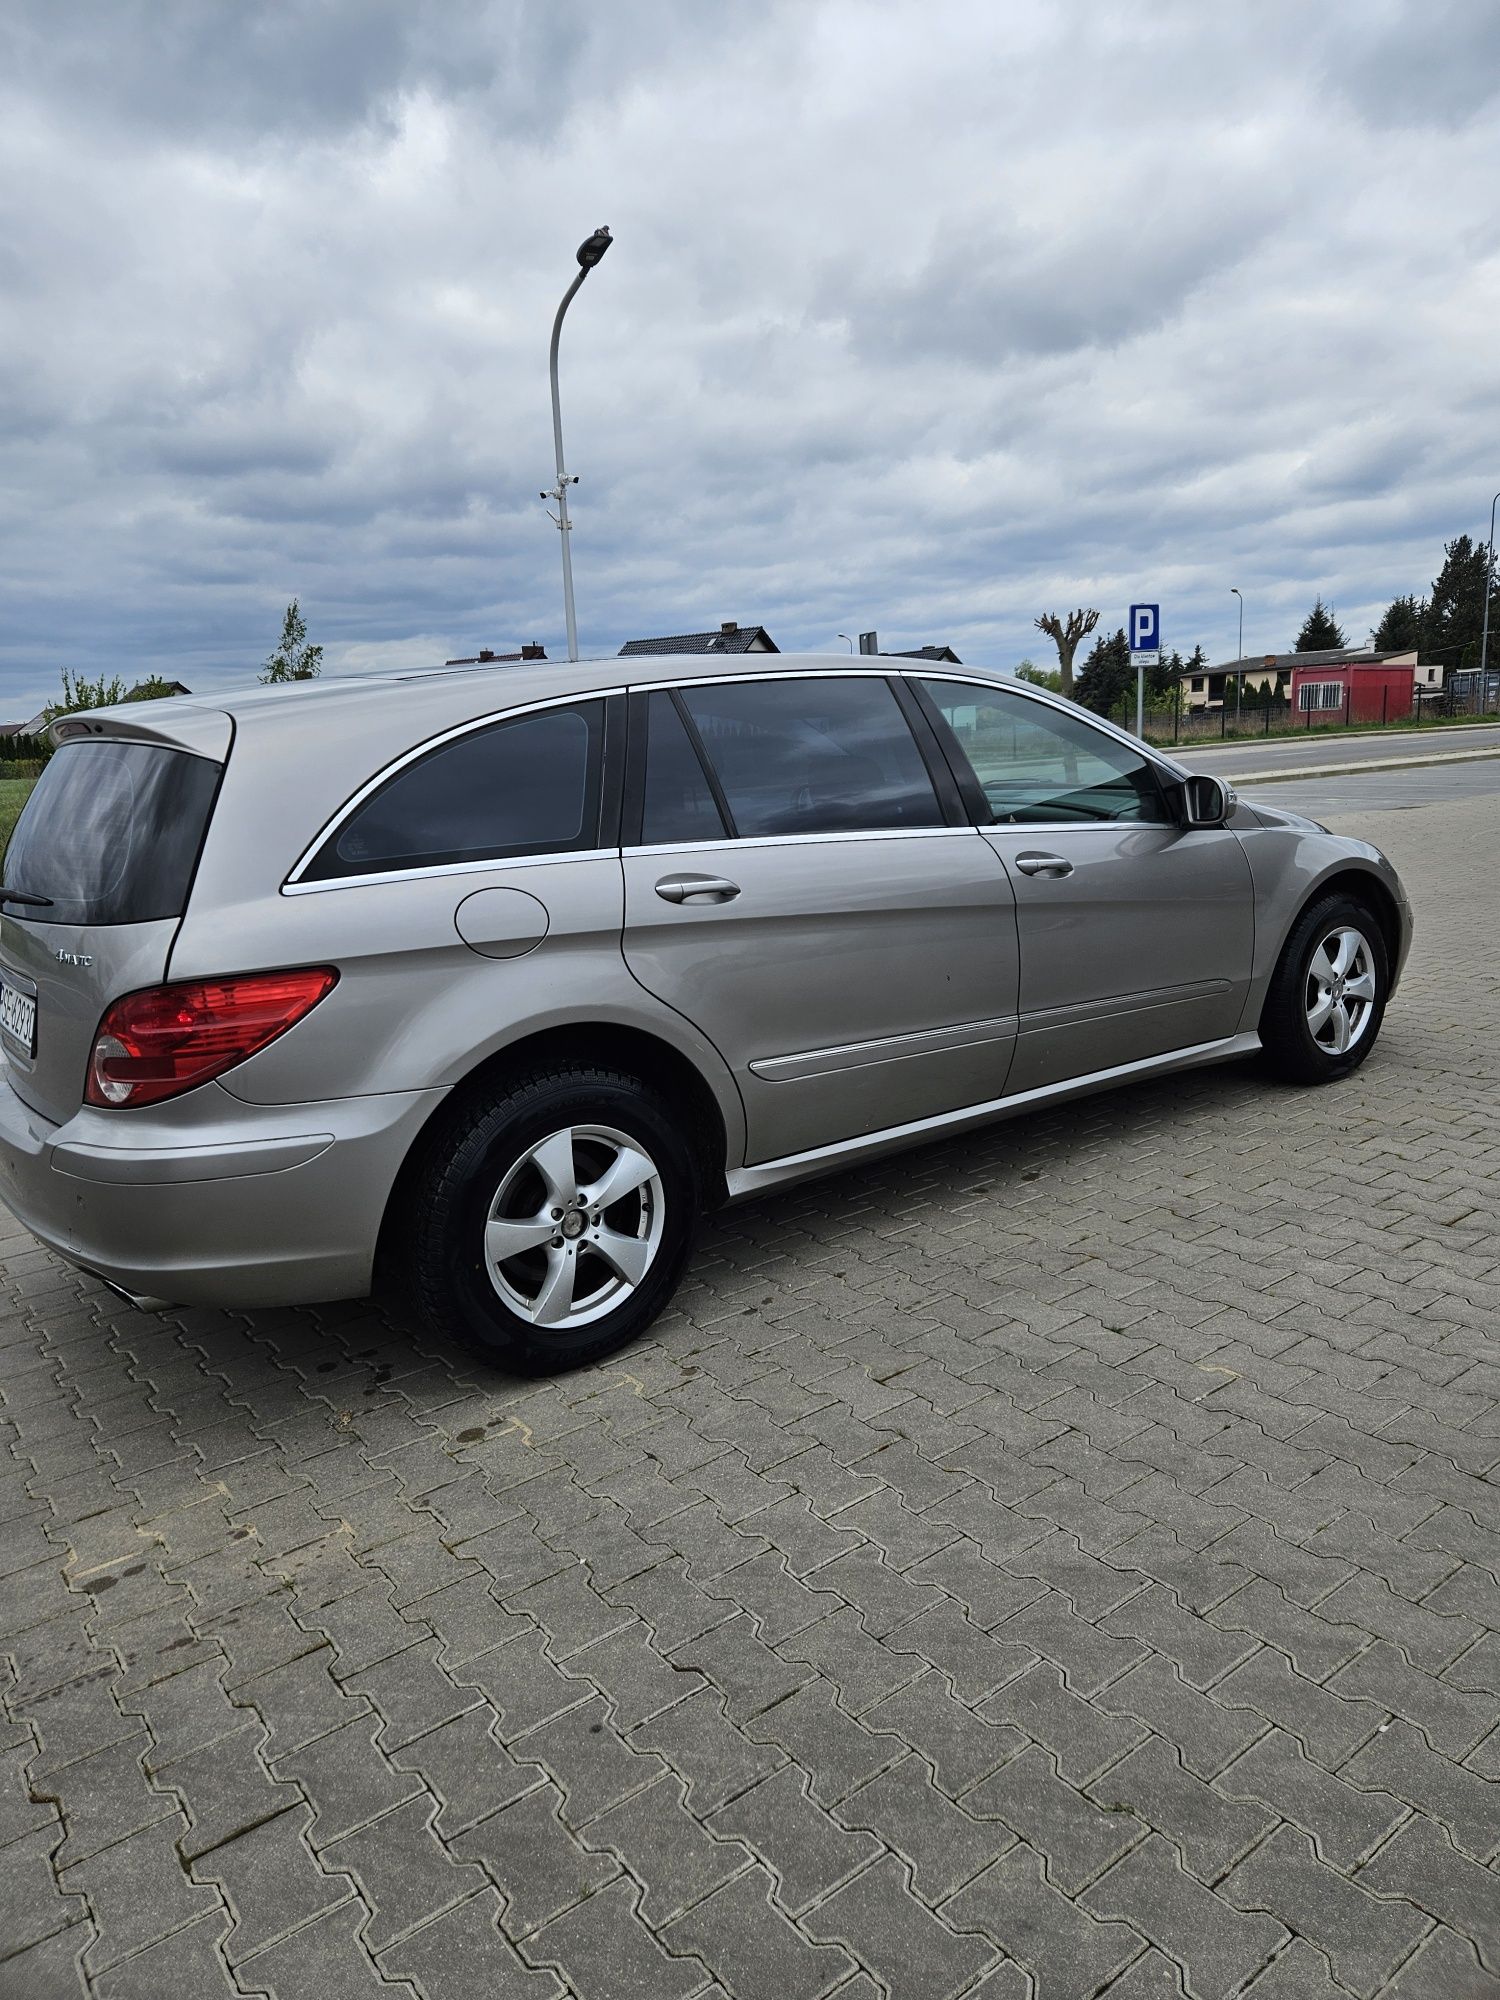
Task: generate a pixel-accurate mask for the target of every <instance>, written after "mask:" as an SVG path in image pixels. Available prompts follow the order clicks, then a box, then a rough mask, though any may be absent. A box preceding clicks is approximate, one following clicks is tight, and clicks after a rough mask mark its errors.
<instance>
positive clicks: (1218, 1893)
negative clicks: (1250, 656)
mask: <svg viewBox="0 0 1500 2000" xmlns="http://www.w3.org/2000/svg"><path fill="white" fill-rule="evenodd" d="M1345 824H1350V825H1352V824H1353V823H1351V822H1345ZM1358 830H1361V831H1368V832H1369V834H1370V836H1371V837H1372V838H1375V839H1378V840H1380V841H1382V842H1383V843H1384V844H1386V845H1388V846H1389V848H1390V849H1391V851H1392V852H1393V854H1394V855H1395V857H1396V859H1397V861H1398V863H1399V864H1400V865H1401V866H1402V868H1403V870H1404V873H1405V875H1406V878H1407V880H1408V883H1409V885H1410V887H1411V889H1412V891H1413V894H1414V898H1415V901H1416V904H1417V907H1418V914H1419V931H1418V943H1417V948H1416V953H1415V957H1414V960H1413V963H1412V966H1411V969H1410V972H1409V975H1408V978H1407V981H1406V984H1405V985H1404V987H1403V989H1402V991H1401V993H1400V995H1399V996H1398V998H1397V1001H1396V1003H1395V1004H1394V1006H1393V1008H1392V1010H1391V1014H1390V1018H1389V1020H1388V1022H1387V1026H1386V1030H1385V1035H1384V1038H1383V1040H1382V1042H1381V1045H1380V1048H1379V1050H1378V1052H1377V1054H1376V1055H1375V1057H1374V1058H1373V1059H1372V1060H1371V1061H1370V1062H1369V1063H1368V1064H1367V1066H1366V1067H1365V1068H1364V1069H1363V1070H1361V1071H1360V1073H1359V1074H1358V1076H1357V1077H1356V1078H1355V1079H1354V1080H1352V1081H1351V1082H1350V1083H1348V1084H1346V1085H1344V1086H1342V1087H1339V1088H1337V1089H1334V1090H1330V1091H1325V1092H1296V1091H1288V1090H1282V1089H1276V1088H1272V1087H1269V1086H1267V1085H1265V1084H1263V1083H1262V1082H1260V1081H1259V1080H1258V1079H1257V1078H1256V1077H1255V1076H1254V1075H1253V1074H1252V1073H1250V1072H1248V1071H1245V1070H1242V1069H1241V1070H1233V1071H1228V1070H1226V1071H1219V1072H1205V1073H1201V1074H1199V1075H1196V1076H1192V1077H1186V1078H1181V1079H1177V1080H1173V1081H1167V1082H1162V1083H1159V1084H1156V1085H1153V1086H1149V1087H1140V1088H1137V1089H1135V1090H1133V1091H1131V1092H1129V1093H1127V1094H1123V1095H1117V1096H1114V1097H1111V1098H1100V1099H1095V1100H1092V1101H1090V1102H1086V1103H1082V1104H1079V1105H1076V1106H1073V1107H1070V1108H1067V1109H1064V1110H1059V1111H1057V1112H1055V1113H1053V1114H1051V1115H1047V1116H1041V1117H1035V1118H1032V1119H1030V1120H1029V1121H1027V1122H1025V1123H1021V1124H1015V1125H1010V1126H1001V1127H998V1128H995V1129H993V1130H991V1131H990V1132H987V1133H981V1134H979V1135H977V1136H972V1137H970V1138H967V1139H965V1140H963V1141H962V1142H960V1143H954V1144H949V1145H945V1146H942V1147H939V1148H934V1149H930V1150H927V1151H925V1152H922V1153H919V1154H915V1155H910V1156H908V1157H906V1158H905V1159H899V1160H895V1161H891V1162H888V1163H883V1164H881V1165H879V1166H877V1167H871V1168H869V1169H868V1170H866V1171H863V1172H860V1173H856V1174H851V1175H846V1176H844V1177H842V1178H840V1179H837V1180H832V1181H828V1182H825V1183H823V1184H821V1185H815V1186H812V1187H808V1188H806V1189H802V1190H798V1191H795V1192H793V1193H790V1194H787V1195H784V1196H782V1197H780V1198H777V1199H774V1200H765V1201H762V1202H760V1203H758V1204H755V1205H753V1206H749V1207H746V1208H742V1209H739V1210H737V1211H733V1212H730V1213H728V1214H726V1215H724V1216H722V1217H720V1218H717V1219H716V1220H714V1221H713V1223H712V1224H711V1225H710V1227H709V1228H708V1229H707V1231H706V1233H705V1236H704V1239H703V1244H702V1248H701V1252H700V1254H699V1256H698V1258H697V1261H696V1264H695V1265H694V1267H693V1270H692V1272H691V1275H690V1278H689V1281H688V1283H687V1285H686V1288H685V1289H684V1291H683V1293H682V1296H681V1301H680V1306H679V1308H678V1309H677V1310H676V1311H674V1312H673V1314H672V1315H671V1316H670V1318H668V1319H666V1320H664V1321H663V1322H662V1323H661V1324H660V1326H659V1328H658V1329H657V1331H656V1334H655V1336H654V1338H652V1339H651V1340H649V1341H647V1342H645V1343H643V1344H642V1345H640V1346H638V1347H637V1348H635V1349H633V1350H632V1351H630V1352H628V1353H626V1354H624V1355H622V1356H620V1357H618V1358H617V1359H616V1360H614V1361H612V1362H611V1363H609V1364H607V1365H605V1366H602V1367H599V1368H596V1369H592V1370H588V1371H586V1372H583V1373H580V1374H575V1375H572V1376H569V1377H566V1378H564V1379H561V1380H557V1381H553V1382H542V1383H522V1382H516V1381H512V1380H507V1379H504V1378H501V1377H496V1376H487V1375H484V1374H482V1373H480V1372H476V1370H475V1369H474V1368H473V1367H472V1366H471V1365H470V1364H468V1363H467V1362H466V1361H464V1360H463V1359H462V1358H461V1357H460V1356H458V1355H456V1354H454V1353H451V1352H448V1351H445V1350H443V1349H440V1348H437V1347H434V1346H432V1345H430V1344H427V1343H423V1342H420V1341H415V1340H414V1339H413V1338H412V1337H411V1336H410V1335H409V1334H408V1333H407V1332H405V1331H403V1330H402V1329H401V1328H400V1327H399V1326H398V1325H396V1324H394V1323H392V1322H390V1321H388V1320H387V1319H386V1318H385V1317H383V1316H382V1314H381V1312H380V1311H379V1310H378V1309H376V1308H375V1307H373V1306H371V1305H369V1304H356V1305H340V1306H334V1307H330V1308H327V1309H326V1310H320V1311H316V1312H281V1313H257V1314H252V1315H248V1316H245V1315H235V1314H221V1313H212V1312H200V1311H182V1312H178V1313H175V1314H169V1315H165V1316H161V1317H154V1316H150V1315H146V1314H141V1313H136V1312H133V1311H129V1310H126V1309H124V1308H122V1307H121V1305H120V1304H119V1303H118V1302H117V1301H116V1300H114V1299H112V1298H111V1297H110V1296H109V1295H108V1294H107V1293H105V1292H104V1291H103V1290H102V1289H101V1288H100V1287H99V1286H97V1285H95V1284H93V1283H91V1282H89V1281H87V1280H85V1279H83V1278H81V1277H79V1276H77V1275H76V1274H74V1273H72V1272H71V1271H69V1270H68V1269H66V1268H65V1267H64V1266H63V1265H62V1264H60V1263H59V1262H57V1261H56V1260H55V1259H53V1258H52V1257H51V1256H50V1255H48V1254H47V1253H46V1252H44V1251H42V1250H40V1249H39V1248H37V1247H36V1245H35V1244H34V1243H32V1242H31V1240H30V1239H29V1238H27V1237H26V1236H25V1235H24V1234H23V1233H21V1232H20V1231H19V1230H17V1229H16V1228H15V1226H14V1225H10V1227H9V1233H8V1234H6V1235H5V1236H4V1239H3V1242H0V1259H3V1270H0V1282H3V1298H4V1310H3V1313H0V1392H3V1408H0V1435H3V1437H4V1440H5V1451H4V1455H3V1467H0V1502H3V1510H4V1511H3V1515H0V1519H3V1520H4V1522H5V1528H4V1533H3V1536H0V1569H3V1576H0V1695H3V1717H4V1720H3V1725H0V1843H3V1846H4V1853H3V1857H0V1996H4V2000H60V1996H64V1995H75V1994H79V1993H84V1992H87V1993H91V1994H94V1995H97V1996H99V2000H159V1996H163V1995H172V1996H181V2000H214V1996H218V1995H231V1994H241V1995H263V1996H275V2000H303V1996H307V2000H348V1997H350V1996H363V1995H369V1996H375V1995H381V1996H385V1997H386V2000H390V1996H404V2000H418V1996H421V2000H469V1996H484V2000H512V1996H514V2000H554V1996H560V1995H572V1996H574V2000H630V1996H634V1995H640V1996H643V2000H647V1997H648V1996H649V2000H692V1997H693V1996H698V2000H713V1996H719V2000H725V1996H734V2000H762V1996H769V1997H770V2000H816V1996H824V1995H837V1996H839V2000H876V1996H880V1995H885V1996H889V2000H957V1997H958V1996H960V1995H971V1996H975V2000H978V1996H981V1995H982V1996H984V2000H1028V1996H1035V2000H1089V1996H1092V1995H1094V1994H1096V1993H1107V1994H1108V1995H1109V1996H1110V2000H1174V1997H1175V2000H1181V1996H1183V1995H1188V1996H1196V2000H1229V1996H1231V1995H1236V1994H1244V1995H1245V1996H1247V2000H1330V1996H1335V1995H1351V1994H1352V1995H1357V1996H1361V2000H1374V1996H1376V1995H1392V1996H1397V2000H1479V1996H1481V1995H1486V1994H1488V1995H1491V1996H1493V1995H1495V1994H1496V1993H1497V1992H1500V1879H1497V1872H1496V1857H1497V1848H1500V1808H1497V1803H1496V1799H1497V1787H1496V1783H1495V1781H1496V1778H1497V1777H1500V1580H1497V1569H1500V1561H1497V1550H1500V1537H1497V1532H1496V1531H1497V1527H1500V1489H1497V1484H1496V1469H1497V1465H1500V1349H1497V1346H1496V1338H1495V1336H1496V1329H1497V1325H1500V1239H1497V1236H1496V1233H1495V1220H1496V1208H1497V1199H1500V1116H1497V1106H1500V1088H1497V1086H1500V874H1497V871H1496V870H1495V868H1494V867H1493V865H1492V864H1484V863H1482V862H1481V861H1480V859H1479V857H1482V856H1487V855H1492V854H1493V852H1494V844H1495V839H1496V835H1497V832H1500V802H1497V801H1496V800H1494V799H1480V800H1472V801H1466V802H1463V803H1461V804H1455V805H1451V806H1441V807H1438V806H1434V807H1430V808H1427V809H1424V810H1421V811H1413V812H1407V813H1400V814H1389V815H1383V816H1380V817H1379V818H1378V819H1377V818H1371V819H1370V820H1368V821H1365V822H1361V823H1359V826H1358ZM1460 969H1461V970H1460Z"/></svg>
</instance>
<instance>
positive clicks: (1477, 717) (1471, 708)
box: [1110, 673, 1500, 747]
mask: <svg viewBox="0 0 1500 2000" xmlns="http://www.w3.org/2000/svg"><path fill="white" fill-rule="evenodd" d="M1455 679H1456V681H1457V682H1458V684H1457V685H1455V686H1453V687H1451V688H1445V689H1441V690H1438V691H1436V692H1434V693H1430V694H1424V693H1420V692H1419V695H1418V699H1417V704H1416V707H1415V708H1414V709H1405V708H1403V709H1401V710H1400V712H1399V713H1398V712H1397V706H1396V703H1395V702H1393V701H1392V700H1391V697H1390V693H1389V690H1382V700H1381V707H1380V712H1379V713H1378V714H1375V713H1362V714H1357V715H1356V714H1353V713H1351V710H1352V708H1353V707H1354V705H1355V698H1352V697H1351V692H1350V689H1349V688H1347V687H1345V688H1344V689H1342V690H1341V695H1342V699H1341V700H1340V701H1339V702H1338V703H1337V704H1336V705H1335V706H1334V707H1332V708H1323V707H1318V708H1308V709H1300V708H1294V707H1292V705H1291V704H1290V702H1288V701H1287V700H1286V699H1284V698H1282V699H1274V698H1273V699H1272V700H1270V701H1266V700H1263V699H1261V698H1260V697H1259V696H1258V695H1251V696H1249V697H1247V698H1246V699H1245V700H1244V701H1243V702H1241V703H1238V704H1236V703H1235V702H1234V701H1232V700H1230V701H1226V702H1224V703H1223V704H1222V705H1221V706H1220V707H1218V708H1208V709H1201V708H1200V709H1189V708H1187V707H1186V706H1181V705H1179V704H1178V703H1175V702H1161V701H1157V702H1148V703H1147V705H1146V714H1145V736H1146V741H1147V742H1148V743H1154V744H1156V745H1158V746H1159V747H1164V746H1167V745H1170V744H1177V743H1205V742H1215V743H1221V742H1232V741H1234V740H1235V739H1237V738H1242V737H1263V736H1306V735H1308V734H1314V735H1315V734H1317V733H1318V732H1319V731H1320V730H1343V729H1351V728H1352V729H1381V728H1388V729H1403V730H1410V729H1431V728H1436V727H1439V726H1441V725H1442V724H1444V723H1452V722H1463V721H1483V720H1485V719H1486V718H1494V719H1496V720H1500V675H1496V674H1490V675H1489V676H1488V677H1487V679H1488V683H1489V684H1488V686H1487V687H1486V688H1481V687H1480V685H1479V676H1478V674H1477V673H1476V674H1473V675H1469V676H1466V677H1464V678H1463V679H1459V677H1455ZM1465 682H1466V683H1467V684H1465ZM1360 706H1361V707H1363V701H1362V700H1361V701H1360ZM1110 720H1111V721H1112V722H1117V723H1119V725H1120V726H1121V727H1122V728H1124V729H1129V730H1131V731H1134V729H1135V701H1134V699H1133V698H1128V699H1126V700H1124V701H1120V702H1117V703H1116V704H1115V706H1114V708H1113V709H1112V710H1111V711H1110Z"/></svg>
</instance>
